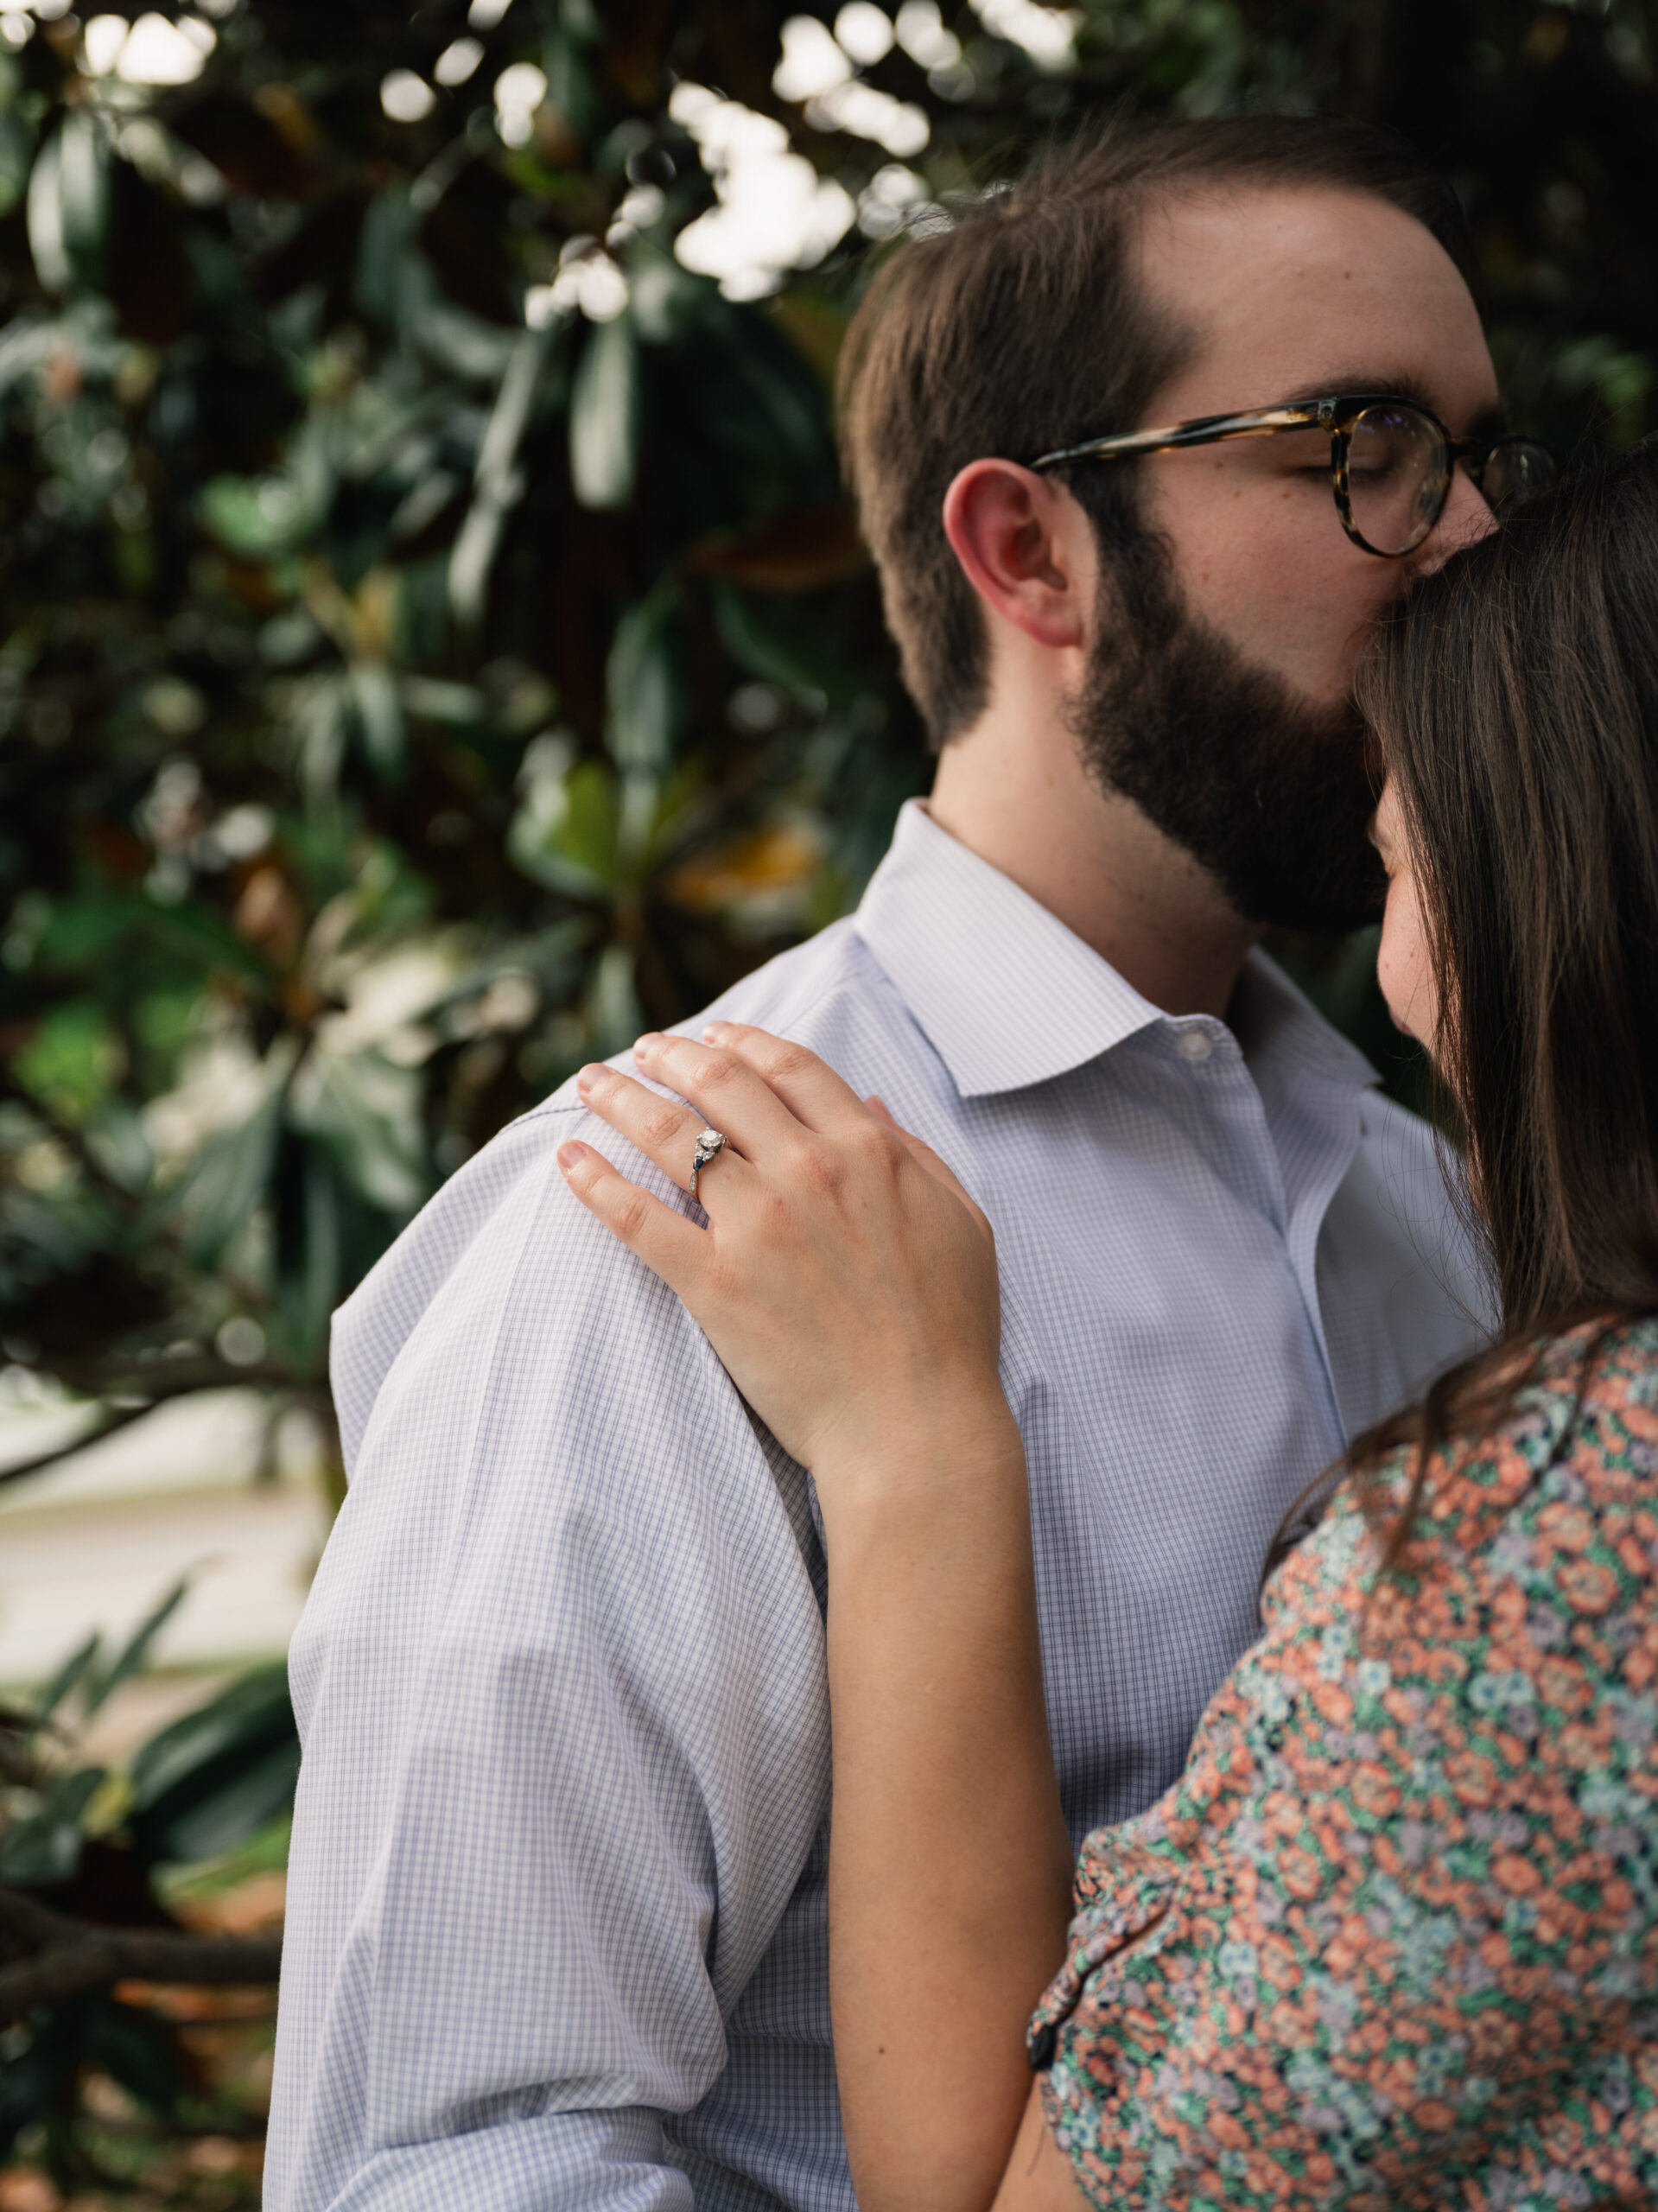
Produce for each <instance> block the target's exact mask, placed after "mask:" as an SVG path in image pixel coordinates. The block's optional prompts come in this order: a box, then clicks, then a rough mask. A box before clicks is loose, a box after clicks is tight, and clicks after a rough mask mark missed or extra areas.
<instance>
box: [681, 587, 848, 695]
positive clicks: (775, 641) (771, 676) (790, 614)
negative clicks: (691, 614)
mask: <svg viewBox="0 0 1658 2212" xmlns="http://www.w3.org/2000/svg"><path fill="white" fill-rule="evenodd" d="M711 597H712V601H713V607H714V626H715V630H716V631H717V632H719V637H720V642H721V645H723V646H724V647H725V649H726V651H727V652H728V653H729V654H730V655H731V658H733V660H734V661H735V662H736V663H737V664H738V666H739V667H740V668H744V669H746V670H747V671H748V673H749V674H750V675H751V676H758V677H759V678H760V679H761V680H762V681H763V682H765V683H780V684H781V685H782V686H783V688H784V689H785V690H786V691H792V692H793V693H794V694H795V696H797V697H800V696H810V694H811V693H813V692H816V693H817V694H818V695H819V696H820V698H823V699H829V700H834V701H835V702H844V701H845V700H847V699H848V698H850V697H852V696H854V694H855V692H856V690H857V681H856V672H855V671H853V670H849V669H848V666H847V664H846V661H845V659H844V658H843V657H842V655H841V654H839V653H837V652H835V650H834V649H833V648H832V647H831V646H829V645H828V644H827V643H826V641H825V640H824V639H822V638H821V637H820V636H818V635H817V634H816V632H814V631H813V629H812V628H811V626H810V624H809V623H808V622H807V621H806V620H804V618H803V617H802V615H801V614H800V613H799V612H798V610H797V608H796V607H793V606H792V605H791V604H790V603H789V602H788V601H785V600H782V599H779V598H778V597H777V596H775V595H774V594H765V595H764V596H762V595H761V594H759V593H755V592H740V591H735V590H734V589H733V588H731V587H730V586H729V585H727V584H716V585H715V587H714V588H713V592H712V594H711Z"/></svg>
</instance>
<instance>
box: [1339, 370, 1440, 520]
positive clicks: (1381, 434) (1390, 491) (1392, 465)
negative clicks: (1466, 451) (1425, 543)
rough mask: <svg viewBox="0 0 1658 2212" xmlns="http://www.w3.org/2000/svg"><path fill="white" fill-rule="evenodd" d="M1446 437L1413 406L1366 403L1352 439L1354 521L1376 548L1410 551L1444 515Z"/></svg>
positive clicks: (1349, 489)
mask: <svg viewBox="0 0 1658 2212" xmlns="http://www.w3.org/2000/svg"><path fill="white" fill-rule="evenodd" d="M1450 476H1451V466H1450V456H1449V454H1447V452H1446V450H1445V440H1444V439H1443V438H1442V437H1441V436H1440V435H1439V431H1438V429H1436V428H1435V426H1434V425H1433V423H1431V422H1430V421H1429V420H1428V418H1427V416H1425V415H1419V414H1418V413H1417V411H1416V410H1415V409H1414V408H1413V407H1401V406H1398V405H1389V406H1382V407H1367V408H1366V409H1365V410H1364V412H1363V414H1362V415H1361V416H1358V417H1357V419H1356V421H1355V422H1354V423H1353V425H1352V428H1351V429H1350V432H1349V434H1348V442H1347V505H1348V511H1349V512H1350V514H1351V516H1352V518H1353V527H1354V528H1355V529H1356V531H1358V533H1359V535H1360V536H1361V537H1363V540H1364V542H1365V543H1366V544H1367V545H1369V547H1370V548H1371V549H1372V550H1374V551H1375V552H1377V553H1390V554H1397V553H1408V552H1410V551H1412V550H1413V548H1414V547H1416V546H1418V545H1420V543H1422V540H1423V539H1424V538H1425V537H1426V536H1427V534H1428V532H1429V531H1431V530H1432V527H1433V525H1434V524H1435V523H1436V522H1437V521H1438V520H1439V515H1440V513H1441V511H1442V510H1443V508H1444V506H1445V492H1446V489H1447V487H1448V486H1449V483H1450Z"/></svg>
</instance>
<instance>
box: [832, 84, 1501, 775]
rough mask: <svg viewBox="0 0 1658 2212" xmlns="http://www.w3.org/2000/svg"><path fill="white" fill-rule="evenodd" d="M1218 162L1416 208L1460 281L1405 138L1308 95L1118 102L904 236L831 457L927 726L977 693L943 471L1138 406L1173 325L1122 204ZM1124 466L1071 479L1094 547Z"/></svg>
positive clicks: (860, 328)
mask: <svg viewBox="0 0 1658 2212" xmlns="http://www.w3.org/2000/svg"><path fill="white" fill-rule="evenodd" d="M1217 182H1219V183H1226V182H1232V183H1251V184H1267V185H1274V184H1279V185H1281V184H1296V185H1303V184H1304V185H1308V186H1326V187H1330V186H1333V187H1335V188H1338V189H1343V190H1347V191H1357V192H1366V193H1369V194H1374V195H1375V197H1376V198H1378V199H1381V200H1388V201H1389V202H1390V203H1391V204H1392V205H1393V206H1394V207H1399V208H1401V209H1402V210H1403V211H1404V212H1405V213H1407V215H1410V216H1413V218H1414V219H1416V220H1417V221H1418V222H1420V223H1421V224H1423V225H1424V226H1426V228H1427V229H1428V230H1429V231H1430V232H1432V234H1433V236H1434V237H1435V238H1438V239H1439V243H1440V244H1441V245H1443V246H1444V247H1445V251H1447V252H1448V253H1449V254H1450V256H1451V257H1452V260H1453V261H1454V262H1455V263H1456V264H1457V266H1458V269H1459V270H1462V272H1463V274H1464V277H1468V278H1469V280H1470V282H1472V269H1473V256H1472V248H1471V242H1470V239H1469V237H1468V232H1467V230H1466V227H1465V225H1464V220H1463V217H1462V213H1461V210H1460V208H1459V207H1458V204H1457V200H1456V197H1455V194H1453V193H1452V190H1451V188H1450V187H1449V185H1447V184H1446V183H1445V181H1443V180H1442V179H1441V178H1439V176H1438V175H1435V174H1434V172H1433V171H1432V169H1430V168H1428V167H1427V165H1426V163H1425V162H1423V160H1422V159H1421V157H1420V156H1419V155H1418V154H1417V153H1416V152H1415V151H1414V150H1413V149H1412V148H1410V147H1409V146H1407V145H1405V144H1403V143H1401V141H1399V140H1398V139H1395V138H1392V137H1388V136H1387V135H1386V134H1385V133H1383V132H1382V131H1380V130H1374V129H1372V128H1370V127H1369V125H1368V124H1356V123H1348V122H1341V121H1337V120H1333V119H1325V118H1317V117H1305V116H1267V115H1261V116H1242V117H1236V118H1218V119H1215V120H1210V121H1203V122H1191V123H1154V124H1147V123H1140V122H1135V121H1125V120H1122V119H1115V120H1113V121H1111V122H1109V123H1107V124H1105V125H1103V126H1102V127H1100V126H1096V127H1095V128H1094V129H1093V130H1089V131H1088V132H1086V133H1084V134H1083V136H1081V137H1077V138H1075V139H1073V140H1071V141H1070V142H1069V143H1064V144H1055V145H1051V146H1050V147H1048V148H1046V149H1045V150H1043V151H1042V152H1041V153H1039V154H1038V155H1037V156H1036V157H1035V159H1034V160H1033V161H1032V162H1031V163H1030V165H1029V166H1028V168H1026V170H1025V171H1024V173H1023V174H1022V175H1020V177H1019V178H1018V180H1017V181H1015V182H1014V183H1013V184H1011V185H1009V186H1007V187H1004V188H1000V189H997V190H994V191H992V192H990V193H988V194H985V195H984V196H983V197H981V199H979V200H975V201H974V202H972V203H970V204H969V205H967V206H965V207H959V208H957V209H956V210H954V211H953V220H952V221H951V222H950V226H948V227H947V228H946V227H943V226H940V227H939V228H938V229H937V230H934V231H931V232H924V233H922V234H918V235H916V236H913V237H911V238H906V239H905V240H904V241H902V242H901V243H900V244H899V246H898V247H897V248H896V249H895V250H894V251H893V254H892V256H891V257H890V258H889V259H888V260H887V261H886V264H884V266H883V267H882V268H881V269H880V271H879V273H878V274H877V276H876V277H875V279H874V281H873V283H872V284H871V285H870V287H869V289H868V291H867V294H866V295H865V297H864V300H863V302H862V304H861V306H860V308H859V309H858V312H857V314H856V315H855V316H854V318H853V321H852V327H851V328H850V330H849V331H848V334H847V342H846V345H845V347H844V349H843V351H842V361H841V372H840V392H839V398H840V418H841V442H842V462H843V465H844V467H845V471H846V475H847V480H848V483H849V484H850V486H851V487H852V491H853V493H854V497H855V498H856V499H857V502H858V506H859V511H860V514H861V519H862V524H863V531H864V535H865V537H866V538H867V541H868V543H869V547H870V550H871V551H872V552H873V555H874V556H875V563H876V566H877V567H878V569H880V579H881V593H882V598H883V601H884V603H885V606H886V620H887V626H888V627H889V628H890V629H891V631H892V632H893V636H894V637H895V638H896V639H897V640H898V645H899V652H900V654H901V656H902V658H903V664H904V677H905V683H906V684H907V685H908V687H909V690H910V691H911V694H912V696H913V697H914V699H915V702H916V703H917V705H918V707H919V709H920V710H921V714H922V716H923V719H924V721H925V722H926V725H927V728H928V729H929V731H930V732H931V735H932V739H933V741H934V743H935V744H941V743H942V742H943V741H944V740H945V739H946V738H948V737H950V736H951V735H953V734H955V733H956V731H958V730H961V729H962V728H966V727H967V726H968V724H969V723H970V722H971V721H973V720H974V719H975V716H976V715H978V714H979V712H980V711H981V709H982V707H983V705H984V698H985V682H986V645H985V632H984V626H983V622H982V620H981V614H980V610H979V607H978V605H977V603H976V601H975V596H974V593H973V589H972V587H971V586H970V585H969V582H968V581H967V579H966V577H965V576H964V575H962V571H961V569H960V568H959V567H958V566H957V564H956V556H955V555H954V554H953V553H952V552H951V550H950V543H949V541H948V540H947V539H946V537H945V536H944V531H943V521H942V519H941V510H942V508H943V499H944V493H945V492H946V491H947V489H948V488H949V486H950V480H951V479H952V478H953V477H954V476H955V475H956V473H957V471H958V470H960V469H962V468H963V467H966V465H967V463H968V462H969V461H975V460H977V459H979V458H981V456H983V455H987V454H994V455H998V456H1000V457H1001V458H1003V459H1005V460H1009V461H1029V460H1032V459H1033V458H1034V457H1035V456H1036V455H1037V454H1042V453H1049V452H1052V451H1053V450H1055V449H1056V448H1058V447H1061V446H1068V445H1075V444H1077V443H1079V442H1081V441H1083V439H1085V438H1089V437H1103V436H1108V435H1110V434H1112V433H1113V432H1115V431H1119V430H1126V429H1136V428H1138V427H1140V423H1141V416H1142V410H1143V409H1144V408H1145V407H1146V406H1147V404H1149V402H1150V401H1151V399H1152V398H1153V395H1154V394H1155V393H1156V391H1158V389H1159V386H1161V385H1163V384H1165V383H1166V381H1167V379H1168V378H1169V377H1170V376H1171V375H1172V373H1173V372H1174V371H1175V370H1176V368H1178V365H1180V363H1181V361H1182V359H1184V358H1185V354H1186V353H1187V351H1188V349H1189V347H1190V346H1191V343H1192V337H1191V334H1190V333H1189V332H1186V331H1185V330H1182V329H1179V328H1178V327H1173V326H1172V325H1171V323H1170V321H1169V320H1168V318H1167V317H1166V315H1161V314H1159V313H1158V312H1157V311H1155V310H1154V309H1153V307H1152V305H1151V303H1150V302H1148V301H1147V299H1146V298H1145V297H1144V296H1143V295H1142V294H1141V292H1140V288H1139V287H1138V286H1137V285H1136V283H1135V282H1134V275H1133V270H1134V257H1133V254H1132V252H1131V251H1130V247H1131V245H1132V240H1133V232H1134V221H1135V219H1136V218H1137V216H1138V214H1139V213H1140V210H1141V208H1142V207H1144V205H1145V203H1146V202H1147V200H1148V199H1150V198H1151V197H1152V196H1153V194H1156V195H1162V194H1171V193H1175V192H1180V191H1185V190H1188V189H1190V188H1193V187H1196V186H1201V185H1204V184H1208V183H1217ZM1278 396H1279V395H1277V394H1274V393H1270V392H1268V393H1266V394H1261V393H1259V392H1245V393H1241V394H1240V395H1239V398H1238V404H1239V405H1240V406H1246V405H1254V404H1264V403H1265V402H1266V401H1270V400H1271V399H1273V398H1274V397H1278ZM1133 486H1134V467H1133V465H1132V464H1129V463H1125V462H1121V461H1118V462H1115V463H1113V465H1112V466H1111V467H1109V468H1083V469H1079V470H1078V471H1077V473H1076V475H1075V476H1074V478H1073V479H1072V480H1071V488H1072V490H1073V491H1074V492H1075V493H1076V494H1077V498H1078V499H1079V500H1080V501H1081V502H1082V504H1083V506H1084V508H1085V509H1086V511H1087V512H1088V513H1089V516H1090V518H1091V519H1092V521H1093V524H1094V527H1095V530H1096V533H1097V535H1098V537H1099V541H1100V546H1101V551H1102V555H1103V556H1106V557H1107V558H1108V559H1109V558H1110V557H1112V556H1113V555H1114V554H1121V552H1123V551H1125V550H1127V549H1128V547H1129V546H1130V545H1131V544H1132V543H1133V542H1134V537H1135V536H1136V534H1137V532H1138V529H1139V524H1138V521H1137V517H1136V510H1135V506H1134V490H1133Z"/></svg>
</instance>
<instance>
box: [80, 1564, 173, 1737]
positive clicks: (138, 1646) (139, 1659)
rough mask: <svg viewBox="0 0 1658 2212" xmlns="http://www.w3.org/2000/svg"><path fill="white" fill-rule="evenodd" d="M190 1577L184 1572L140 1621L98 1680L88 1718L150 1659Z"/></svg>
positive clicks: (89, 1699) (90, 1701)
mask: <svg viewBox="0 0 1658 2212" xmlns="http://www.w3.org/2000/svg"><path fill="white" fill-rule="evenodd" d="M189 1589H190V1578H189V1576H188V1575H187V1574H185V1575H181V1576H180V1578H179V1580H177V1581H176V1582H175V1584H174V1585H173V1587H172V1588H171V1589H170V1590H169V1591H168V1593H167V1595H166V1596H165V1597H164V1598H163V1599H162V1601H161V1603H160V1605H157V1606H156V1610H155V1611H154V1612H152V1613H151V1614H150V1615H149V1618H148V1619H147V1620H144V1621H142V1622H140V1624H139V1625H138V1626H137V1628H136V1629H135V1630H133V1632H132V1635H131V1637H130V1638H129V1640H128V1643H127V1646H126V1649H124V1651H123V1652H122V1653H121V1654H120V1656H119V1657H118V1659H117V1660H116V1662H115V1663H114V1665H113V1666H112V1667H111V1669H110V1670H109V1672H108V1674H106V1675H103V1676H101V1677H100V1678H99V1679H98V1686H97V1688H95V1689H93V1690H92V1693H91V1694H90V1695H89V1696H88V1697H87V1700H86V1718H87V1719H89V1720H90V1719H91V1718H92V1715H93V1713H96V1712H97V1711H98V1707H100V1706H101V1705H104V1704H105V1703H106V1702H107V1700H109V1698H110V1696H111V1693H112V1692H114V1691H116V1690H118V1689H119V1688H120V1687H121V1685H122V1683H123V1682H124V1681H128V1680H129V1679H130V1676H132V1675H136V1674H137V1672H138V1670H139V1669H140V1668H141V1667H142V1666H143V1664H144V1662H145V1661H146V1660H147V1659H148V1658H149V1653H150V1649H151V1647H152V1645H153V1644H154V1643H155V1641H156V1637H158V1636H159V1635H160V1634H161V1632H162V1630H163V1629H164V1628H165V1627H166V1625H167V1624H168V1621H170V1620H171V1619H172V1618H173V1616H174V1614H175V1612H177V1611H178V1609H179V1607H180V1606H181V1605H182V1604H183V1603H184V1600H185V1599H186V1598H187V1596H188V1594H189Z"/></svg>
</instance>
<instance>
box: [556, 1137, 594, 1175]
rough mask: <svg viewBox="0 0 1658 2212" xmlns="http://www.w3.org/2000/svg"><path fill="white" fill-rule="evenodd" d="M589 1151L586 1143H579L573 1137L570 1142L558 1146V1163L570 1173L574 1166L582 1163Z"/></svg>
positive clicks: (565, 1171)
mask: <svg viewBox="0 0 1658 2212" xmlns="http://www.w3.org/2000/svg"><path fill="white" fill-rule="evenodd" d="M587 1151H588V1148H587V1147H586V1145H584V1144H577V1143H576V1142H575V1140H574V1138H572V1140H571V1141H570V1142H569V1144H562V1145H560V1147H558V1164H559V1166H561V1167H562V1169H563V1170H564V1173H566V1174H567V1175H568V1174H569V1173H570V1171H571V1169H572V1168H574V1167H578V1166H580V1165H581V1161H582V1160H584V1159H585V1158H586V1157H587Z"/></svg>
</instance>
